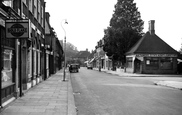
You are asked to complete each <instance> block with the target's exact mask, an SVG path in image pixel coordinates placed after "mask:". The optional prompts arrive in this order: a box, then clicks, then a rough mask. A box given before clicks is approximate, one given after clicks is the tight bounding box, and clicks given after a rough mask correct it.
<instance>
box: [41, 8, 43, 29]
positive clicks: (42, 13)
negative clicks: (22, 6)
mask: <svg viewBox="0 0 182 115" xmlns="http://www.w3.org/2000/svg"><path fill="white" fill-rule="evenodd" d="M43 16H44V9H43V6H42V7H41V25H42V27H43V26H44V21H43V19H44V18H43Z"/></svg>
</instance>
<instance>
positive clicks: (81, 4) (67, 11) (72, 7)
mask: <svg viewBox="0 0 182 115" xmlns="http://www.w3.org/2000/svg"><path fill="white" fill-rule="evenodd" d="M53 1H54V2H53ZM45 2H46V12H49V13H50V24H51V26H52V27H53V28H54V30H55V32H56V34H57V36H58V39H59V40H63V39H64V36H66V41H67V42H70V43H72V44H73V45H74V46H75V47H77V49H78V50H79V51H83V50H86V49H88V50H89V51H92V50H94V49H95V46H96V45H97V42H98V41H99V40H100V39H102V38H103V36H104V29H106V28H107V27H108V26H109V22H110V19H111V18H112V14H113V13H114V5H115V4H116V3H117V0H45ZM134 2H135V3H136V6H137V7H138V11H139V12H140V14H141V19H142V20H143V21H144V30H143V32H147V31H148V21H149V20H155V33H156V35H158V36H159V37H160V38H161V39H162V40H163V41H165V42H166V43H167V44H169V45H170V46H171V47H172V48H174V49H175V50H177V51H179V49H180V48H181V44H182V14H181V12H182V7H181V4H182V0H173V1H171V0H134ZM65 19H66V20H67V22H68V24H65V23H64V22H65ZM64 30H65V32H64Z"/></svg>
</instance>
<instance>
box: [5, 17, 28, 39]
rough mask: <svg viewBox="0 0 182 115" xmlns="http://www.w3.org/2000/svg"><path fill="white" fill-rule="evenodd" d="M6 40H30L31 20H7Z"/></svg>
mask: <svg viewBox="0 0 182 115" xmlns="http://www.w3.org/2000/svg"><path fill="white" fill-rule="evenodd" d="M5 26H6V38H14V39H20V38H29V20H19V19H18V20H6V23H5Z"/></svg>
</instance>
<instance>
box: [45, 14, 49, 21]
mask: <svg viewBox="0 0 182 115" xmlns="http://www.w3.org/2000/svg"><path fill="white" fill-rule="evenodd" d="M45 17H46V20H47V22H48V23H49V17H50V14H49V12H46V13H45Z"/></svg>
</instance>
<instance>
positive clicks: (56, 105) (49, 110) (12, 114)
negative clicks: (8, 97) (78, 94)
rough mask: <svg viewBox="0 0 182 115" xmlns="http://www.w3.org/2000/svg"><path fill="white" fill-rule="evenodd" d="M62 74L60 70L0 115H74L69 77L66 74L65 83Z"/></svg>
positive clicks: (27, 92) (3, 110)
mask: <svg viewBox="0 0 182 115" xmlns="http://www.w3.org/2000/svg"><path fill="white" fill-rule="evenodd" d="M62 73H63V70H60V71H58V72H57V73H56V74H54V75H52V76H50V77H49V78H48V79H47V80H45V81H42V82H41V83H39V84H37V85H36V86H34V87H33V88H31V89H29V90H28V91H26V93H25V95H24V96H23V97H20V98H18V99H16V100H15V101H13V102H11V103H10V104H8V105H7V106H6V107H4V108H3V109H2V110H1V113H0V115H76V109H75V103H74V97H73V92H72V86H71V81H70V78H69V77H70V75H69V73H68V72H66V81H62V79H63V74H62ZM68 99H70V100H68ZM68 110H69V111H68Z"/></svg>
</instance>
